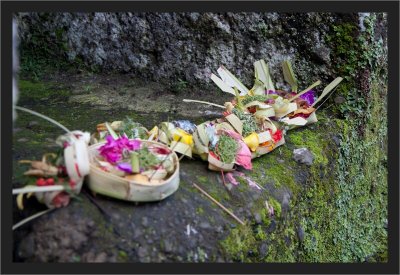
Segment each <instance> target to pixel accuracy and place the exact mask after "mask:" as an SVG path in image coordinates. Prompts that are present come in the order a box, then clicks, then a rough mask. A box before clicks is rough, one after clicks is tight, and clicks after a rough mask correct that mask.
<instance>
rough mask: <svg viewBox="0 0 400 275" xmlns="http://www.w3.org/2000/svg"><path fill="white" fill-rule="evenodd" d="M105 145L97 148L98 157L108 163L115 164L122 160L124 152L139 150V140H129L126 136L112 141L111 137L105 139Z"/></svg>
mask: <svg viewBox="0 0 400 275" xmlns="http://www.w3.org/2000/svg"><path fill="white" fill-rule="evenodd" d="M106 141H107V142H106V144H104V145H103V146H101V147H100V148H99V152H100V155H101V156H102V157H104V159H105V160H106V161H108V162H110V163H115V162H117V161H119V160H121V159H122V154H123V152H124V151H135V150H138V149H139V148H140V144H141V143H140V140H130V139H128V138H127V137H126V136H124V137H120V138H118V139H114V138H113V137H112V136H107V137H106Z"/></svg>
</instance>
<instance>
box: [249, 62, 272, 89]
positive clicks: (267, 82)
mask: <svg viewBox="0 0 400 275" xmlns="http://www.w3.org/2000/svg"><path fill="white" fill-rule="evenodd" d="M254 76H255V78H256V81H257V80H258V81H261V82H262V83H263V84H264V87H265V89H266V90H267V91H268V90H272V91H275V87H274V83H272V79H271V76H270V74H269V69H268V66H267V64H266V63H265V61H264V60H263V59H261V60H258V61H256V62H254Z"/></svg>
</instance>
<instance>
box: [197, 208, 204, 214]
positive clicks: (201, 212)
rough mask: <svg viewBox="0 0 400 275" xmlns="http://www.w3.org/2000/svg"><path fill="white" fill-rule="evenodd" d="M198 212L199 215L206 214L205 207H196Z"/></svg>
mask: <svg viewBox="0 0 400 275" xmlns="http://www.w3.org/2000/svg"><path fill="white" fill-rule="evenodd" d="M196 213H197V215H203V214H204V209H203V207H197V208H196Z"/></svg>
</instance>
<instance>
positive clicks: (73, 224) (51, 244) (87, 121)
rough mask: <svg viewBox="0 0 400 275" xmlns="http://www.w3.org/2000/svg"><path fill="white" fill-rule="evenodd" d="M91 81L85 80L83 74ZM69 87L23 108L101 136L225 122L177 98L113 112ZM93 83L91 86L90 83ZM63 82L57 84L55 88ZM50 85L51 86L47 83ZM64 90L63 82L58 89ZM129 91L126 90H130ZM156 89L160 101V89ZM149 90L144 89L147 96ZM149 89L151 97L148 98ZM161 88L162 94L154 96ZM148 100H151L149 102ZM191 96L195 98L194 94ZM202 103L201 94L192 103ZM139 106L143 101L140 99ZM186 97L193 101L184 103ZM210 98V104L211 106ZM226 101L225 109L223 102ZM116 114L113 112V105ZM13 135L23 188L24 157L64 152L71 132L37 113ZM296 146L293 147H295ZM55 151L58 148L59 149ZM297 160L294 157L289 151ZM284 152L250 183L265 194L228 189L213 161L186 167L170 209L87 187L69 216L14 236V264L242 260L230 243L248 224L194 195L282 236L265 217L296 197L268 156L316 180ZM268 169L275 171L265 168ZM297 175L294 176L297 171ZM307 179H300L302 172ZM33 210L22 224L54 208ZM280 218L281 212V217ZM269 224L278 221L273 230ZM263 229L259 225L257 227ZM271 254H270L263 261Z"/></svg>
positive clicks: (30, 206)
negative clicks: (270, 204) (271, 204)
mask: <svg viewBox="0 0 400 275" xmlns="http://www.w3.org/2000/svg"><path fill="white" fill-rule="evenodd" d="M82 77H83V76H82ZM100 79H101V78H100V77H99V76H95V77H93V78H92V79H89V80H90V81H92V82H93V83H97V84H96V85H98V91H97V92H96V95H98V98H100V97H102V96H103V95H105V94H107V92H108V91H109V88H110V86H109V85H108V84H109V83H110V82H108V84H107V85H103V84H101V83H100V81H99V80H100ZM62 80H63V79H62V78H61V79H60V78H59V79H55V81H58V83H64V84H63V85H64V86H65V87H64V89H65V90H66V91H67V93H64V94H62V95H60V94H57V91H56V92H54V93H51V94H50V95H49V96H48V97H47V98H48V99H47V100H43V99H40V100H38V99H33V98H31V97H30V96H29V94H27V93H24V91H22V93H21V97H20V101H19V105H20V106H23V107H28V108H31V109H33V110H36V111H38V112H40V113H43V114H46V115H48V116H50V117H52V118H53V119H56V120H57V121H59V122H61V123H62V124H64V125H65V126H66V127H68V128H69V129H80V130H85V131H90V132H93V131H94V129H95V126H96V124H98V123H101V122H104V121H114V120H120V119H123V118H124V117H126V116H131V117H133V119H134V120H136V121H138V122H141V123H143V125H144V126H145V127H148V128H151V127H152V126H154V125H157V124H158V123H159V122H162V121H166V120H167V119H170V120H172V119H189V120H191V121H193V122H195V123H199V122H201V121H204V120H206V119H207V118H213V117H216V115H210V116H209V117H207V116H205V115H204V112H205V111H210V112H211V111H213V112H215V108H213V107H209V106H205V105H201V106H197V105H196V106H195V107H193V106H192V109H197V110H202V112H190V107H188V106H187V105H186V106H185V105H184V103H181V100H180V99H179V100H177V99H176V97H168V96H166V97H160V96H158V97H157V96H154V98H153V101H152V104H150V103H148V105H146V110H147V112H144V109H142V112H138V111H132V110H130V109H129V108H125V107H126V106H125V105H124V104H125V103H124V104H120V103H118V102H119V100H120V99H119V100H117V101H116V102H117V103H115V104H114V105H112V107H111V108H105V109H101V108H100V107H101V106H103V105H102V103H101V102H98V101H95V100H94V101H90V102H80V101H79V100H77V98H76V97H75V96H76V95H77V94H79V90H83V89H84V88H83V87H82V86H79V85H78V84H77V83H80V82H79V81H81V82H82V81H83V80H82V79H79V78H76V79H74V80H75V81H74V84H73V85H72V86H70V85H68V83H67V82H65V81H64V82H62ZM89 80H88V79H86V81H89ZM124 81H125V82H126V81H128V80H127V79H122V80H121V81H120V82H118V83H120V84H118V83H117V82H113V83H114V86H115V87H114V90H115V91H118V90H120V89H121V87H123V86H124V85H125V84H126V83H125V82H124ZM53 83H54V82H53ZM46 85H50V87H52V86H51V85H53V84H51V83H46ZM58 85H62V84H58ZM121 85H122V86H121ZM152 85H155V84H151V85H150V86H147V88H146V89H150V90H151V91H152V92H151V93H149V94H153V95H154V93H153V92H154V86H152ZM143 89H144V88H143ZM143 89H142V90H143ZM152 89H153V90H152ZM149 94H145V95H143V94H142V96H148V95H149ZM189 95H190V93H189ZM192 96H193V95H192ZM134 98H135V101H138V102H140V97H139V96H138V95H137V94H136V95H135V97H134ZM182 98H183V96H182ZM202 99H203V98H202ZM203 100H209V101H212V100H213V101H214V102H216V103H220V104H223V98H221V99H219V98H218V99H216V98H214V96H212V95H211V96H208V98H207V97H206V98H204V99H203ZM219 101H221V102H219ZM161 102H163V104H165V103H168V104H170V105H174V106H175V108H176V109H182V114H181V113H179V114H178V113H176V114H175V113H173V112H170V111H165V112H163V111H162V110H160V109H159V107H158V105H157V104H158V103H161ZM108 107H110V106H108ZM14 128H15V129H16V131H14V137H13V142H14V143H13V184H14V187H18V186H22V185H23V184H26V183H27V179H26V178H25V177H24V176H23V175H22V173H23V172H24V171H25V169H26V167H25V166H23V165H20V164H18V161H19V160H22V159H41V157H42V155H43V154H44V153H47V152H54V150H57V147H54V140H55V139H56V138H57V136H59V135H60V134H62V131H61V130H60V129H58V128H56V127H55V126H53V125H51V124H49V123H47V122H46V121H43V120H40V119H36V118H35V117H32V116H31V115H29V114H25V113H18V118H17V120H16V122H15V125H14ZM289 145H290V144H289ZM51 146H53V147H51ZM287 150H288V152H289V149H287ZM282 152H283V151H282V149H277V150H275V151H273V152H272V153H271V154H270V155H266V156H264V157H262V158H263V159H257V160H255V161H254V163H255V165H258V166H257V167H258V168H257V169H255V170H254V171H253V172H246V171H243V172H246V174H247V175H249V176H250V177H252V178H253V179H254V180H257V183H258V184H260V185H261V186H263V188H264V189H263V190H257V189H254V188H252V187H250V186H249V185H248V184H247V183H245V182H240V184H239V185H238V186H230V188H228V187H227V186H225V185H224V184H223V182H222V180H221V174H220V173H216V172H212V171H209V170H208V169H207V163H206V162H203V161H201V160H199V159H192V160H190V159H183V160H182V161H181V170H180V187H179V189H178V191H177V192H176V193H174V194H173V195H171V196H170V197H168V198H166V199H164V200H163V201H160V202H151V203H134V202H125V201H120V200H116V199H112V198H108V197H105V196H102V195H99V194H97V195H96V194H93V193H92V192H91V190H89V189H88V187H87V186H86V185H84V187H83V189H82V192H81V194H80V195H79V197H78V199H74V200H72V201H71V203H70V204H69V205H68V206H67V207H65V208H62V209H56V210H54V211H52V212H50V213H48V214H46V215H44V216H42V217H40V218H38V219H36V220H34V221H32V222H30V223H28V224H26V225H24V226H22V227H20V228H18V229H17V230H15V231H14V251H13V253H14V261H17V262H21V261H25V262H230V261H233V259H232V258H231V256H229V255H228V254H227V253H226V251H225V250H224V248H223V246H222V244H221V241H222V240H225V239H226V238H227V237H228V236H229V235H230V234H231V232H232V230H234V229H238V228H239V229H240V228H241V227H240V225H239V224H238V223H237V222H236V221H235V220H234V219H233V218H232V217H231V216H229V215H228V214H227V213H226V212H224V211H223V210H222V209H220V208H219V207H217V206H216V205H215V204H214V203H213V202H211V201H210V200H209V199H208V198H206V197H205V196H204V195H203V194H201V193H200V192H199V191H198V190H197V189H195V188H194V187H193V185H192V184H193V183H196V184H197V185H199V186H201V187H202V188H203V189H204V190H205V191H207V192H208V193H209V194H210V195H212V196H213V197H214V198H216V199H217V200H218V201H219V202H221V203H222V204H223V205H224V206H225V207H227V208H228V209H230V210H231V211H232V212H234V213H235V214H236V215H237V216H238V217H239V218H240V219H242V220H244V221H246V224H247V225H246V226H262V228H263V229H262V230H263V231H264V232H265V234H269V233H270V232H273V231H274V230H276V228H277V227H278V225H279V224H280V219H281V217H280V216H281V215H280V216H279V217H278V216H276V217H271V218H266V217H265V204H264V201H265V200H269V199H271V198H274V199H275V200H276V201H277V203H278V206H276V207H280V205H281V210H279V211H280V212H282V214H283V215H282V217H284V216H285V215H286V213H287V212H290V211H291V208H290V203H291V201H292V190H291V189H290V187H287V186H286V182H284V181H282V183H280V185H279V186H278V185H277V182H276V181H274V179H273V178H272V177H271V176H269V175H271V174H269V173H270V172H269V170H270V169H271V167H272V166H273V165H274V163H269V162H268V159H267V158H269V157H270V158H275V159H276V158H278V159H279V160H280V161H279V162H278V161H277V163H279V165H287V167H288V169H289V170H290V171H291V170H293V171H294V175H295V176H294V177H295V180H296V183H297V184H298V185H299V186H301V185H302V184H301V183H303V182H305V181H306V177H307V173H306V172H302V173H301V172H298V170H296V169H297V168H296V167H297V166H298V164H296V163H295V162H294V161H293V160H291V156H290V154H288V156H285V155H284V154H283V153H282ZM263 161H266V162H265V163H266V164H263ZM289 170H288V171H289ZM296 171H297V172H296ZM24 205H25V209H24V210H23V211H20V210H18V209H17V207H16V203H15V201H14V202H13V213H14V215H13V221H14V223H17V222H18V221H20V220H22V219H23V218H26V217H28V216H30V215H32V214H34V213H37V212H39V211H41V210H43V209H45V207H44V206H43V205H41V204H39V203H38V202H37V201H36V199H35V198H33V197H32V198H30V199H25V200H24ZM276 211H277V210H276ZM266 219H269V221H268V223H267V224H265V223H266ZM254 228H255V227H254ZM268 245H269V244H268V242H266V241H263V242H260V243H259V244H258V245H256V246H254V247H253V248H252V249H251V251H250V252H249V253H250V254H252V255H250V257H252V256H254V255H261V254H262V255H266V254H267V253H268ZM257 253H261V254H257Z"/></svg>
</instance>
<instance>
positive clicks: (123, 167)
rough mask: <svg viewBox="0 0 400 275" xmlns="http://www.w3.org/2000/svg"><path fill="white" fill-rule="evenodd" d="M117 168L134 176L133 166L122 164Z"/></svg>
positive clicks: (126, 163)
mask: <svg viewBox="0 0 400 275" xmlns="http://www.w3.org/2000/svg"><path fill="white" fill-rule="evenodd" d="M117 168H118V169H119V170H121V171H124V172H126V173H129V174H132V165H131V164H130V163H128V162H122V163H119V164H118V165H117Z"/></svg>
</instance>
